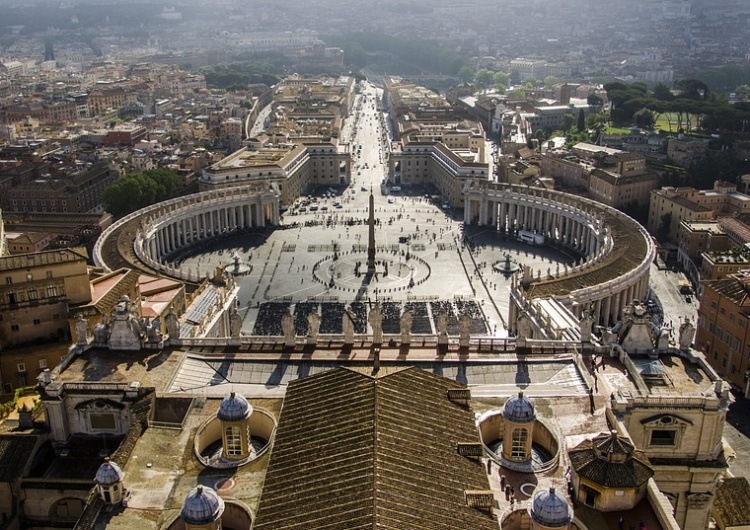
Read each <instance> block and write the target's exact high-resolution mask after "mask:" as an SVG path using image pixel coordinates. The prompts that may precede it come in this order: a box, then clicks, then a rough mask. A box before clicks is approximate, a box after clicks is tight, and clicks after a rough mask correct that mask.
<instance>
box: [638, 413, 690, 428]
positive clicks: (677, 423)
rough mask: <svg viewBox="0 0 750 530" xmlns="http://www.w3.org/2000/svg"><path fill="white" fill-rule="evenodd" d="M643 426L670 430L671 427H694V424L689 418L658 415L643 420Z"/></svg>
mask: <svg viewBox="0 0 750 530" xmlns="http://www.w3.org/2000/svg"><path fill="white" fill-rule="evenodd" d="M641 425H648V426H649V427H657V428H664V429H668V428H670V427H687V426H692V425H693V422H692V421H690V420H689V419H687V418H683V417H681V416H677V415H675V414H657V415H655V416H649V417H648V418H644V419H642V420H641Z"/></svg>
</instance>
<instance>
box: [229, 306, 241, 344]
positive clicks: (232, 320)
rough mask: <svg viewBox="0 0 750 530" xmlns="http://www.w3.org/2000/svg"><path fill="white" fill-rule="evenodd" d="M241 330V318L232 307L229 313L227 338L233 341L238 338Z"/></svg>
mask: <svg viewBox="0 0 750 530" xmlns="http://www.w3.org/2000/svg"><path fill="white" fill-rule="evenodd" d="M241 329H242V316H241V315H240V314H239V313H238V312H237V308H236V307H232V310H231V311H230V312H229V336H230V337H232V338H233V339H236V338H239V336H240V330H241Z"/></svg>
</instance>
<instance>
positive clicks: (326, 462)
mask: <svg viewBox="0 0 750 530" xmlns="http://www.w3.org/2000/svg"><path fill="white" fill-rule="evenodd" d="M385 372H386V373H385V374H384V375H379V376H373V375H371V374H369V373H362V372H358V371H354V370H349V369H345V368H338V369H335V370H331V371H328V372H324V373H319V374H315V375H312V376H309V377H306V378H303V379H299V380H296V381H293V382H291V383H290V384H289V387H288V390H287V394H286V399H285V401H284V407H283V410H282V414H281V419H280V422H279V427H278V429H277V431H276V437H275V441H274V448H273V452H272V453H271V461H270V463H269V467H268V472H267V474H266V479H265V484H264V488H263V495H262V497H261V504H260V508H259V510H258V515H257V518H256V521H255V524H254V529H255V530H268V529H271V528H273V529H274V530H285V529H303V528H305V529H306V528H313V527H315V528H322V527H325V528H328V529H330V530H337V529H341V530H343V529H346V530H355V529H365V528H367V529H372V528H373V527H376V526H377V527H382V528H401V529H404V530H408V529H428V528H429V529H437V528H451V529H456V530H460V529H463V528H466V529H468V528H471V529H472V530H490V529H492V530H497V527H498V523H497V521H496V519H495V518H494V516H493V515H492V514H491V513H489V512H488V511H483V510H479V509H477V508H472V507H469V506H468V505H467V502H466V496H465V495H466V491H467V490H473V491H482V490H485V491H486V490H488V489H489V484H488V483H487V476H486V474H485V471H484V467H483V466H482V465H481V463H480V462H479V461H477V460H475V459H472V458H468V457H465V456H461V455H459V454H458V451H457V443H458V442H478V435H477V431H476V427H475V425H474V415H473V413H472V411H471V410H470V409H469V408H468V407H466V406H465V405H462V404H460V403H456V402H453V401H451V400H449V399H448V391H449V390H454V389H465V387H464V386H463V385H461V384H459V383H457V382H455V381H452V380H450V379H447V378H443V377H440V376H437V375H435V374H432V373H429V372H427V371H424V370H420V369H417V368H407V369H403V370H395V371H385Z"/></svg>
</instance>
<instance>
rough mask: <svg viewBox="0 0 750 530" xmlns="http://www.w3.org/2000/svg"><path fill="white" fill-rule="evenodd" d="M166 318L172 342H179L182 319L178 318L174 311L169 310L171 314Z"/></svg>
mask: <svg viewBox="0 0 750 530" xmlns="http://www.w3.org/2000/svg"><path fill="white" fill-rule="evenodd" d="M165 318H166V324H167V334H169V338H170V339H171V340H177V339H179V338H180V319H179V318H177V315H176V314H175V312H174V310H173V309H170V310H169V313H167V316H166V317H165Z"/></svg>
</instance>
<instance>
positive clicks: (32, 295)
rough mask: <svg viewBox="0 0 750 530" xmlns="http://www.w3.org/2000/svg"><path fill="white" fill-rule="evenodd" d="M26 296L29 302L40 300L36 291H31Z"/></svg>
mask: <svg viewBox="0 0 750 530" xmlns="http://www.w3.org/2000/svg"><path fill="white" fill-rule="evenodd" d="M26 295H27V296H28V297H29V300H37V299H38V298H39V295H38V294H37V292H36V289H29V290H28V291H27V292H26Z"/></svg>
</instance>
